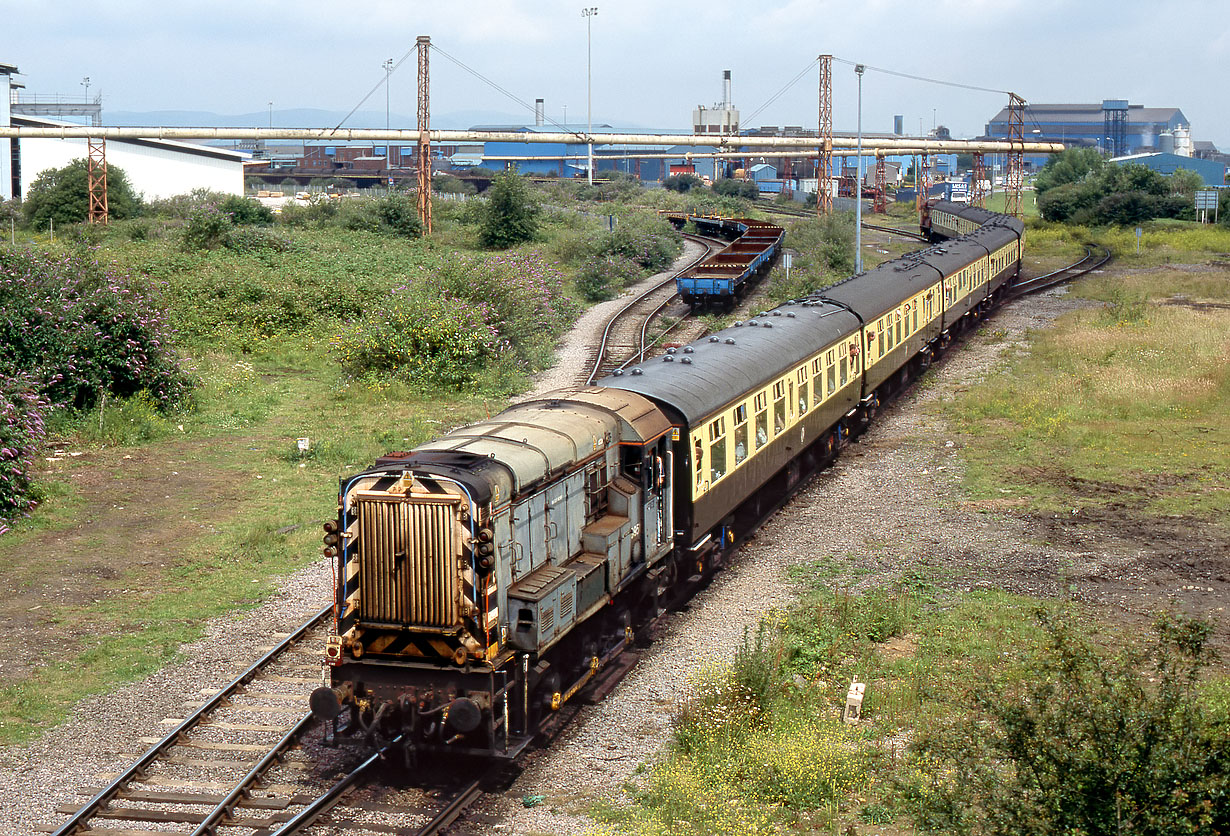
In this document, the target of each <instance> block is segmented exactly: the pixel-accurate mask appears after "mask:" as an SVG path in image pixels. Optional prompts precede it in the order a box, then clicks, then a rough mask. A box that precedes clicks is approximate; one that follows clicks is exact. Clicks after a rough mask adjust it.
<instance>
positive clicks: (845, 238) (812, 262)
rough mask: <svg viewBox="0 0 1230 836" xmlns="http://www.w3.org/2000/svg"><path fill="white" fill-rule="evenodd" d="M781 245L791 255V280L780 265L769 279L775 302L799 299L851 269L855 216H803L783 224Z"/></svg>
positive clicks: (846, 214) (839, 214)
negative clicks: (784, 226) (784, 227)
mask: <svg viewBox="0 0 1230 836" xmlns="http://www.w3.org/2000/svg"><path fill="white" fill-rule="evenodd" d="M783 246H785V247H787V248H789V249H790V251H791V252H792V253H793V254H794V257H793V264H792V265H791V268H790V279H789V281H787V279H786V270H785V268H784V267H782V266H780V265H779V266H778V267H776V268H775V269H774V271H773V274H772V277H771V279H770V280H769V285H768V291H769V298H770V299H771V300H772V302H773V303H775V304H778V303H781V302H784V301H786V300H787V299H800V298H802V297H804V296H806V295H807V294H809V293H812V292H813V291H816V290H820V289H822V288H825V287H828V286H829V285H831V284H833V283H834V282H836V281H840V280H841V279H844V278H846V277H847V276H849V275H850V273H851V272H853V270H854V215H853V213H851V212H832V213H830V214H828V215H825V216H824V217H822V218H813V217H809V218H802V219H799V220H796V221H791V222H790V223H789V224H787V226H786V238H785V241H784V242H783Z"/></svg>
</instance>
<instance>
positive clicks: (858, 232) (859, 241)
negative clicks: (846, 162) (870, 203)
mask: <svg viewBox="0 0 1230 836" xmlns="http://www.w3.org/2000/svg"><path fill="white" fill-rule="evenodd" d="M864 70H866V67H864V66H863V65H862V64H855V65H854V73H855V75H857V76H858V157H857V159H858V169H857V171H858V174H857V175H856V177H855V179H854V272H855V273H861V272H863V71H864Z"/></svg>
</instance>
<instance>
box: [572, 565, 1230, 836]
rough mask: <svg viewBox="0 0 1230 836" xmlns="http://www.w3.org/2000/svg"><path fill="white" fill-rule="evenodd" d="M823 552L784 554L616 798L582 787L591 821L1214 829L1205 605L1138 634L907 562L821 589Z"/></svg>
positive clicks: (827, 568)
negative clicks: (780, 568) (902, 572)
mask: <svg viewBox="0 0 1230 836" xmlns="http://www.w3.org/2000/svg"><path fill="white" fill-rule="evenodd" d="M834 571H836V572H837V573H838V574H841V573H842V572H843V569H842V568H841V565H840V561H835V560H834V561H826V562H823V563H818V564H815V565H812V566H807V567H801V569H800V571H799V573H798V577H799V579H800V580H802V581H803V582H804V583H805V584H806V586H805V588H804V592H803V595H802V597H801V599H800V600H799V602H798V603H797V604H796V605H794V606H792V607H791V608H790V609H789V610H788V611H786V612H778V613H773V614H770V615H769V616H768V617H766V618H765V619H763V620H762V622H761V624H760V627H759V628H758V630H757V631H756V633H755V635H754V636H748V637H745V640H744V642H743V645H742V646H741V647H740V649H739V650H738V652H737V653H736V655H735V656H734V658H733V659H732V660H731V662H730V664H729V665H718V666H714V667H710V668H708V669H706V670H705V671H703V672H702V673H701V674H700V675H699V676H698V679H697V681H696V683H695V685H694V693H693V696H691V697H690V698H689V699H688V700H687V701H686V702H685V703H684V704H683V706H682V708H681V709H680V710H679V712H678V714H677V715H676V718H675V722H674V729H673V735H672V739H671V741H670V745H669V747H668V749H667V751H666V752H665V753H664V755H663V757H662V759H661V760H659V761H658V762H656V763H654V764H651V765H650V766H649V767H648V769H647V770H645V771H644V772H643V773H642V774H641V775H640V776H639V777H638V778H637V780H636V781H635V782H634V784H633V785H632V786H631V787H630V788H629V793H630V798H631V801H632V802H633V803H632V804H631V805H630V806H621V805H607V804H600V805H598V807H597V808H596V809H595V811H594V812H595V815H596V816H597V817H598V818H599V820H600V821H604V822H606V823H608V824H609V825H611V826H613V827H614V829H615V830H616V831H617V832H622V833H629V834H634V835H635V836H640V835H641V834H657V833H670V832H689V833H691V832H696V833H712V834H719V833H780V832H783V831H785V832H843V831H845V832H853V831H851V830H847V828H850V827H853V828H855V829H856V830H857V831H858V832H862V827H863V825H864V824H876V825H894V824H895V825H896V827H897V828H899V830H893V831H891V832H902V831H904V829H905V828H910V829H911V830H912V829H918V830H921V831H923V832H934V833H993V834H1004V836H1007V834H1015V833H1024V834H1038V836H1042V834H1051V833H1060V832H1063V833H1089V834H1095V833H1105V834H1114V833H1121V832H1134V833H1150V834H1159V836H1160V834H1163V833H1174V832H1190V833H1215V832H1220V830H1218V829H1217V827H1218V826H1222V825H1221V822H1223V821H1224V816H1225V815H1226V813H1225V811H1224V809H1223V808H1225V805H1224V804H1223V803H1222V799H1223V798H1224V797H1225V792H1226V790H1227V782H1228V781H1230V758H1227V757H1226V755H1225V753H1226V752H1227V751H1230V750H1228V749H1227V744H1228V743H1230V726H1227V724H1226V722H1227V714H1226V711H1225V710H1224V708H1214V709H1212V710H1210V709H1208V708H1206V707H1205V705H1204V701H1205V700H1206V699H1207V698H1208V695H1210V694H1215V693H1222V692H1223V691H1224V689H1225V680H1214V681H1212V682H1206V681H1205V679H1206V677H1205V676H1204V674H1205V673H1206V667H1207V664H1208V662H1209V661H1210V659H1211V656H1210V652H1209V649H1208V645H1207V638H1208V631H1209V625H1208V624H1207V623H1205V622H1202V621H1198V620H1191V619H1185V618H1182V617H1177V616H1165V617H1163V618H1162V619H1161V620H1160V621H1159V628H1158V633H1157V637H1156V639H1155V640H1154V641H1153V642H1152V643H1148V644H1137V643H1133V642H1132V641H1131V640H1125V639H1124V637H1123V636H1114V635H1112V636H1107V635H1103V634H1101V633H1100V632H1099V628H1098V626H1097V624H1096V623H1095V622H1092V621H1090V620H1088V619H1086V618H1084V617H1083V616H1082V615H1081V614H1080V613H1079V612H1078V611H1076V610H1075V609H1071V608H1065V607H1056V606H1055V605H1039V604H1038V603H1037V602H1034V601H1031V600H1029V599H1022V598H1016V597H1013V596H1009V595H1005V594H1002V593H998V592H973V593H969V592H967V593H947V592H942V591H940V590H939V589H938V587H936V586H934V585H933V579H932V577H931V576H929V575H926V574H921V573H919V572H917V571H916V570H915V571H912V572H910V573H907V576H906V578H905V579H904V581H903V582H902V583H901V584H900V585H898V586H897V587H896V588H894V589H884V588H878V589H873V590H870V591H868V592H866V593H864V594H862V595H852V594H849V593H847V592H843V591H841V590H837V591H834V590H832V589H826V588H825V586H826V580H825V579H826V578H828V577H830V576H831V575H832V573H833V572H834ZM1108 642H1109V643H1111V644H1114V645H1115V646H1117V647H1118V649H1117V650H1114V651H1107V650H1105V649H1104V647H1105V645H1106V644H1107V643H1108ZM1125 642H1126V643H1125ZM855 679H857V680H858V681H859V682H863V683H865V684H866V687H867V690H866V694H865V696H864V699H863V705H862V717H861V720H860V722H859V724H858V725H857V726H847V725H843V724H842V723H841V722H840V719H839V718H840V716H841V712H842V708H843V705H844V702H845V697H846V691H847V688H848V686H849V684H850V682H851V681H852V680H855ZM1219 689H1220V690H1219ZM971 707H973V709H974V716H972V717H971V716H970V709H971ZM1128 826H1130V827H1131V828H1132V829H1131V830H1128V829H1127V827H1128Z"/></svg>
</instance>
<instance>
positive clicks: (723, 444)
mask: <svg viewBox="0 0 1230 836" xmlns="http://www.w3.org/2000/svg"><path fill="white" fill-rule="evenodd" d="M988 214H989V213H988ZM954 223H955V222H954ZM1021 231H1022V227H1021V224H1020V222H1019V221H1016V220H1013V219H1005V218H1003V217H1002V216H998V215H990V217H989V218H987V220H986V222H985V223H982V224H981V225H980V226H979V227H978V228H977V229H975V230H973V231H971V232H969V233H968V234H965V235H960V236H957V237H954V238H951V239H948V240H945V241H943V242H942V243H940V244H938V245H936V246H933V247H930V248H928V249H926V250H923V251H921V252H919V253H914V254H911V255H909V256H905V257H903V258H900V259H896V260H893V261H890V262H886V263H885V264H881V265H879V266H878V267H876V268H874V269H872V270H869V271H867V272H866V273H862V274H859V275H857V276H853V277H851V278H849V279H847V280H845V281H843V282H841V283H839V284H837V285H835V286H833V287H831V288H829V289H827V290H825V291H823V292H820V293H817V294H814V295H813V296H811V297H809V298H807V299H802V300H794V301H792V302H789V303H787V304H785V305H782V306H780V307H778V308H776V309H774V310H772V311H767V312H764V313H761V314H758V315H757V316H755V317H752V318H750V319H748V320H746V321H743V322H738V323H735V324H734V325H732V326H731V327H729V328H727V329H724V330H723V331H721V332H719V333H717V334H714V335H712V336H709V337H706V338H704V339H702V340H698V341H696V342H694V343H692V344H690V345H688V346H684V347H682V348H680V349H671V350H669V351H668V353H667V354H666V355H665V356H663V357H660V358H657V359H654V360H650V361H646V362H643V363H641V364H640V365H639V366H636V367H634V368H632V369H631V370H629V371H627V372H623V373H617V374H614V375H612V376H609V377H607V378H605V379H603V380H601V381H598V383H597V384H596V385H594V386H591V387H586V388H583V389H573V390H564V391H560V392H556V393H552V394H550V395H547V396H545V397H543V398H539V399H536V400H532V401H528V402H526V403H522V404H518V405H516V406H513V407H510V408H509V409H507V410H505V411H504V412H502V413H500V414H499V415H496V416H494V417H492V418H491V419H488V420H487V421H483V422H480V423H477V424H474V425H471V426H468V427H462V428H460V429H457V430H454V431H452V432H450V433H448V434H446V435H445V436H443V437H441V438H440V439H438V440H436V441H433V442H430V443H428V444H424V445H422V446H420V447H418V448H416V449H415V450H412V451H408V452H400V453H391V454H389V455H387V456H384V457H382V458H380V459H379V460H377V461H376V463H375V464H374V465H373V467H371V468H369V469H367V470H365V471H363V472H361V473H358V474H356V475H354V476H351V477H348V478H346V479H344V480H342V482H341V484H340V491H339V496H338V515H337V518H336V520H334V521H331V522H330V523H328V524H327V525H326V535H325V553H326V554H327V555H329V556H330V557H334V558H336V565H335V573H336V597H335V610H336V621H335V627H336V630H335V632H334V634H333V635H332V636H331V637H330V639H329V643H328V646H327V648H326V653H325V668H324V683H323V685H322V687H321V688H319V689H317V691H316V692H314V693H313V695H312V708H313V711H314V712H315V713H316V714H317V715H318V716H321V717H324V718H327V719H331V720H334V721H335V728H337V727H338V725H339V724H338V722H337V721H338V720H339V718H340V716H341V715H342V713H343V711H346V712H348V713H347V715H346V720H347V722H346V725H345V729H346V730H347V731H352V732H353V731H361V732H364V733H365V734H366V735H367V736H369V737H372V738H374V739H384V740H391V739H395V738H399V737H400V738H401V739H402V740H403V741H404V742H405V743H406V745H407V747H408V749H409V750H410V751H411V752H428V753H441V752H454V753H461V754H467V755H475V756H480V757H486V758H510V757H514V756H515V755H516V754H518V753H519V752H520V751H521V750H523V749H524V747H525V746H526V745H527V744H528V743H529V741H530V740H531V739H532V738H533V737H534V736H535V735H536V733H537V732H538V731H539V730H540V729H541V727H542V725H543V723H545V722H549V718H550V717H551V716H552V712H554V711H555V710H557V709H559V708H560V707H561V705H563V704H564V703H565V702H567V701H568V700H569V699H571V698H572V697H573V696H575V695H576V694H577V693H578V692H579V691H580V689H581V688H582V687H583V686H584V685H585V684H586V683H588V682H590V681H592V680H593V679H594V678H595V677H596V676H597V675H598V674H599V672H600V671H601V670H602V669H603V667H604V666H607V665H611V664H612V663H613V662H615V660H616V659H617V658H618V656H619V654H620V653H621V652H622V651H623V650H624V648H625V647H626V645H627V642H628V641H629V640H630V639H631V638H632V636H633V635H634V632H635V629H636V628H637V627H638V626H639V625H643V624H645V623H647V622H648V621H649V620H650V619H652V618H653V617H654V616H656V615H657V614H659V613H660V612H661V611H662V610H663V609H664V608H666V607H668V606H670V605H671V604H673V603H677V602H678V601H681V600H683V599H684V598H686V596H687V595H689V594H691V592H692V591H694V590H695V588H696V587H697V585H698V584H701V583H703V582H704V581H705V580H706V579H707V578H708V577H709V576H710V574H711V573H712V572H713V571H714V570H715V569H716V568H718V567H719V566H721V565H722V563H723V562H724V560H725V558H726V556H727V555H729V554H730V552H731V550H732V547H733V546H734V545H735V544H736V543H737V542H739V541H740V540H741V539H742V538H743V537H745V536H746V535H747V534H748V533H749V532H751V531H752V530H753V529H754V528H755V526H756V525H757V524H759V522H760V520H761V519H763V517H764V516H765V515H766V514H767V513H768V512H770V511H771V510H772V509H773V508H775V507H777V505H778V504H780V503H781V502H782V501H784V500H785V499H786V498H788V497H789V495H790V494H791V492H792V491H793V489H794V488H795V486H796V485H797V484H799V482H800V481H801V480H802V479H803V478H805V477H806V476H807V475H808V474H809V473H811V472H812V471H814V470H815V469H817V468H818V467H820V466H821V465H822V464H823V463H824V462H826V461H827V460H829V459H830V458H831V457H832V456H833V455H835V454H836V452H837V450H838V449H839V448H840V447H841V446H842V445H843V444H844V443H846V441H847V440H848V439H849V438H850V437H851V435H853V434H857V433H858V432H859V431H860V430H861V428H862V427H863V426H865V424H866V423H867V422H868V421H869V420H870V418H871V417H872V416H874V414H875V412H876V409H877V407H878V405H879V403H880V401H881V399H882V398H883V397H884V396H885V395H886V394H888V393H890V392H892V391H894V390H895V389H897V388H899V387H900V386H901V385H902V384H903V383H904V382H905V381H906V380H907V379H908V378H909V377H911V376H912V375H913V374H915V373H917V372H918V371H920V370H921V369H922V368H925V367H926V366H927V365H928V364H929V362H930V360H931V357H932V355H933V353H934V352H935V351H936V350H937V349H938V348H941V347H943V346H944V345H945V344H946V342H947V340H948V338H949V336H950V335H951V334H952V333H953V332H954V331H956V330H957V329H959V328H961V327H962V326H963V325H964V324H965V323H968V322H970V321H973V320H974V319H976V318H977V317H978V316H979V315H980V313H981V312H982V310H983V309H984V308H985V307H986V306H988V305H989V304H991V303H993V302H994V301H995V300H996V298H997V297H998V295H999V294H1000V293H1001V291H1002V289H1003V288H1004V286H1005V285H1006V284H1007V283H1008V282H1009V280H1010V279H1011V278H1012V277H1013V276H1015V275H1016V272H1017V270H1018V268H1019V263H1020V255H1021V249H1020V247H1021ZM778 242H779V243H780V236H779V238H778Z"/></svg>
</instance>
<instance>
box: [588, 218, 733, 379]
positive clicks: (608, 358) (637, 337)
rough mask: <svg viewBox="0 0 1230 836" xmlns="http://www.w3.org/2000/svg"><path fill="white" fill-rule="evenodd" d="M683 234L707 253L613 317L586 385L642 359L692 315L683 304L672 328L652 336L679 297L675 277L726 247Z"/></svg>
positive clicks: (697, 236) (717, 242) (600, 344)
mask: <svg viewBox="0 0 1230 836" xmlns="http://www.w3.org/2000/svg"><path fill="white" fill-rule="evenodd" d="M684 237H685V238H687V239H688V240H690V241H695V242H696V243H698V244H700V245H701V246H703V247H704V248H705V250H704V252H703V253H701V254H700V255H699V256H697V257H696V258H695V259H693V260H692V261H691V262H689V263H688V264H687V265H686V266H684V267H683V268H682V269H681V270H679V271H677V272H676V273H675V274H672V275H671V277H670V278H668V279H666V280H664V281H662V282H659V283H658V284H656V285H654V286H653V287H651V288H650V289H649V290H646V291H645V292H644V293H642V294H641V295H640V296H638V297H636V298H635V299H633V300H632V301H630V302H628V304H626V305H624V307H622V308H620V310H619V311H618V312H617V313H616V314H615V315H614V316H613V317H611V319H610V321H609V322H607V324H606V328H605V329H604V330H603V332H602V340H601V342H600V343H599V345H598V349H597V352H596V356H595V358H594V360H593V362H592V363H591V364H590V369H591V371H590V373H589V377H587V378H586V380H585V383H586V385H589V384H591V383H593V382H594V381H595V380H597V379H599V378H601V377H605V376H606V375H608V374H610V373H611V372H613V371H614V370H615V369H622V368H624V367H625V366H628V365H631V364H632V363H636V362H639V361H640V360H642V359H643V358H644V357H645V354H646V352H648V351H649V349H651V348H653V346H654V345H656V344H657V343H658V342H660V341H661V340H662V339H663V338H665V336H666V334H667V333H669V332H670V331H671V330H673V329H674V328H675V327H676V326H677V325H678V324H679V323H681V322H682V321H683V320H684V318H686V317H687V316H688V315H689V314H690V311H689V310H687V309H686V306H684V307H683V309H681V310H680V312H679V318H678V319H677V320H676V322H675V323H674V324H673V325H671V326H670V328H668V329H666V330H665V331H663V332H662V333H660V334H659V335H658V336H657V338H656V339H655V340H653V341H651V340H650V339H649V327H650V325H651V324H652V323H653V322H654V321H655V320H657V319H658V317H660V316H661V315H662V314H663V312H665V311H666V309H667V308H668V307H669V306H670V305H671V303H672V302H674V301H676V300H677V299H678V298H679V295H678V294H677V293H676V292H675V276H676V275H678V273H682V272H683V271H684V270H687V269H689V268H691V267H692V266H694V265H695V264H697V263H699V262H701V261H703V260H704V259H706V258H708V257H709V255H710V254H712V253H713V252H715V251H716V250H719V249H721V247H723V246H725V243H724V242H719V241H713V240H712V239H709V238H704V237H702V236H699V235H689V234H685V235H684Z"/></svg>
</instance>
